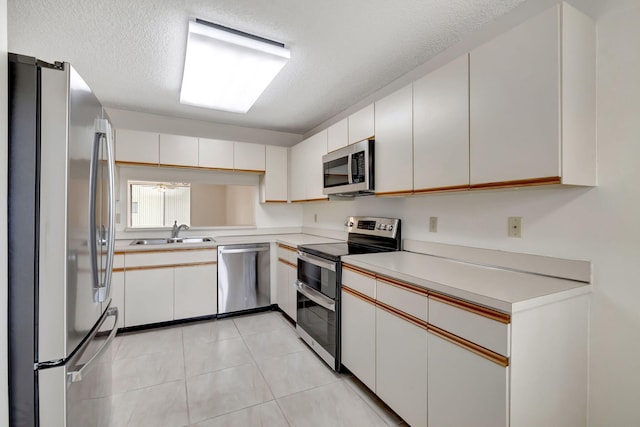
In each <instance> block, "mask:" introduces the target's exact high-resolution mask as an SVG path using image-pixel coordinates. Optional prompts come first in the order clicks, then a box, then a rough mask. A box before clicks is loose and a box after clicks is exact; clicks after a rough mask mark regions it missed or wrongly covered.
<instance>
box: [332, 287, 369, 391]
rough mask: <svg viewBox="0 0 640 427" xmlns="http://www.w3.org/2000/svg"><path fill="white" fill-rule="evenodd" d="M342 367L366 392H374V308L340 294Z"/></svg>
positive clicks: (353, 296)
mask: <svg viewBox="0 0 640 427" xmlns="http://www.w3.org/2000/svg"><path fill="white" fill-rule="evenodd" d="M340 295H341V298H342V301H341V303H340V304H341V306H340V307H341V308H340V309H341V315H342V320H341V325H340V328H341V345H342V364H343V365H344V366H346V367H347V368H348V369H349V370H350V371H351V372H353V374H354V375H355V376H356V377H358V379H359V380H360V381H362V382H363V383H364V384H365V385H366V386H367V387H369V389H371V390H372V391H375V390H376V309H375V306H374V305H373V304H372V303H371V302H369V301H366V300H364V299H362V298H359V297H357V296H355V295H353V294H351V293H348V292H346V291H345V290H342V292H341V294H340Z"/></svg>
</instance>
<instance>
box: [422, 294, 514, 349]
mask: <svg viewBox="0 0 640 427" xmlns="http://www.w3.org/2000/svg"><path fill="white" fill-rule="evenodd" d="M453 303H455V301H454V302H453ZM453 303H447V302H446V300H441V299H440V298H439V297H431V298H429V323H430V324H431V325H434V326H436V327H438V328H440V329H443V330H445V331H447V332H450V333H452V334H454V335H457V336H459V337H461V338H464V339H466V340H469V341H471V342H473V343H475V344H478V345H480V346H482V347H484V348H487V349H489V350H492V351H494V352H496V353H498V354H501V355H503V356H507V357H509V347H510V346H509V323H505V322H506V321H507V320H506V319H507V318H508V316H506V315H504V316H505V320H503V321H499V320H494V319H491V318H489V317H486V316H483V315H481V314H477V313H474V312H471V311H469V310H466V309H463V308H459V307H456V306H454V305H452V304H453ZM478 308H479V309H480V310H486V309H484V308H482V307H478Z"/></svg>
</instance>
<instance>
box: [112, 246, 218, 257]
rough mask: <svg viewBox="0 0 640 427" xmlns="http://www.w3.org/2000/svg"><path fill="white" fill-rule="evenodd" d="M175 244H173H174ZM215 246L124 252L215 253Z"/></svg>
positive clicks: (126, 252) (216, 248)
mask: <svg viewBox="0 0 640 427" xmlns="http://www.w3.org/2000/svg"><path fill="white" fill-rule="evenodd" d="M174 244H175V243H174ZM217 250H218V247H217V246H210V247H208V248H182V249H143V250H139V251H125V252H124V253H125V254H129V255H133V254H152V253H157V252H183V251H217Z"/></svg>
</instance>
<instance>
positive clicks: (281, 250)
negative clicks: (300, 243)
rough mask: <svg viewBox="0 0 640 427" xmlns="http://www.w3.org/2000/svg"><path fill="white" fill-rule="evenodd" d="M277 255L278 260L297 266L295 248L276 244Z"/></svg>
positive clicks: (296, 251)
mask: <svg viewBox="0 0 640 427" xmlns="http://www.w3.org/2000/svg"><path fill="white" fill-rule="evenodd" d="M277 254H278V258H280V259H283V260H285V261H287V262H290V263H291V264H295V265H298V250H297V249H296V248H294V247H291V246H287V245H283V244H282V243H278V249H277Z"/></svg>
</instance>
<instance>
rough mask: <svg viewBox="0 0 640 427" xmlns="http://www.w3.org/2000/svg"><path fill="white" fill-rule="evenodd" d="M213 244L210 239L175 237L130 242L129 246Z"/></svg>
mask: <svg viewBox="0 0 640 427" xmlns="http://www.w3.org/2000/svg"><path fill="white" fill-rule="evenodd" d="M206 242H215V240H213V238H212V237H177V238H170V239H139V240H134V241H133V242H131V246H136V245H166V244H169V243H206Z"/></svg>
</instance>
